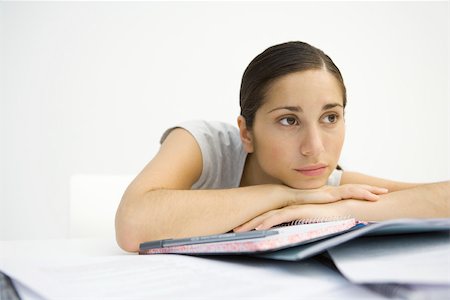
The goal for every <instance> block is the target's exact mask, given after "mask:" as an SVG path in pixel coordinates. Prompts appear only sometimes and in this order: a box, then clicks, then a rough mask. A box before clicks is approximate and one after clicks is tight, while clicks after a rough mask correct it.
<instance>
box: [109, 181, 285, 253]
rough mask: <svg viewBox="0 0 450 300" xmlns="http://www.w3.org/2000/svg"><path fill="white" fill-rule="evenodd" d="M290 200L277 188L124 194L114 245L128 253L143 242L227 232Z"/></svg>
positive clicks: (262, 187) (283, 190)
mask: <svg viewBox="0 0 450 300" xmlns="http://www.w3.org/2000/svg"><path fill="white" fill-rule="evenodd" d="M288 195H289V194H287V193H286V188H284V187H282V186H279V185H258V186H251V187H244V188H235V189H226V190H153V191H150V192H147V193H145V194H144V195H139V194H133V192H128V193H127V192H126V193H125V195H124V197H123V199H122V202H121V204H120V206H119V208H118V210H117V214H116V238H117V242H118V243H119V245H120V246H121V247H122V248H123V249H125V250H127V251H136V250H137V248H138V246H139V243H141V242H144V241H149V240H159V239H166V238H180V237H187V236H196V235H206V234H217V233H223V232H227V231H229V230H231V229H233V228H234V227H236V226H238V225H240V224H242V223H243V222H245V221H247V220H249V219H251V218H254V217H255V216H257V215H259V214H261V213H264V212H265V211H268V210H272V209H276V208H279V207H282V206H283V205H285V204H284V203H285V202H287V201H288V199H287V196H288Z"/></svg>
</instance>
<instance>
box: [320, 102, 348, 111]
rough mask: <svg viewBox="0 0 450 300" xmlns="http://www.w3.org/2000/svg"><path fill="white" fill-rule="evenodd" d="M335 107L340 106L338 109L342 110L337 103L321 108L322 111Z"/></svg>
mask: <svg viewBox="0 0 450 300" xmlns="http://www.w3.org/2000/svg"><path fill="white" fill-rule="evenodd" d="M336 106H340V107H342V108H344V107H343V106H342V104H339V103H329V104H325V105H324V106H323V107H322V110H327V109H331V108H334V107H336Z"/></svg>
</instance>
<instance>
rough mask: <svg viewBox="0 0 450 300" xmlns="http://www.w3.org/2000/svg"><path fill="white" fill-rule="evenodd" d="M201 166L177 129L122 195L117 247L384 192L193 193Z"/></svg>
mask: <svg viewBox="0 0 450 300" xmlns="http://www.w3.org/2000/svg"><path fill="white" fill-rule="evenodd" d="M202 164H203V163H202V154H201V151H200V147H199V146H198V144H197V142H196V141H195V139H194V137H193V136H191V135H190V133H188V132H187V131H186V130H184V129H175V130H173V131H172V132H171V133H170V134H169V135H168V137H167V138H166V139H165V141H164V142H163V144H162V145H161V148H160V151H159V152H158V154H157V155H156V156H155V158H154V159H152V161H151V162H150V163H149V164H148V165H147V166H146V167H145V168H144V169H143V170H142V172H141V173H140V174H138V176H137V177H136V178H135V179H134V180H133V182H132V183H131V184H130V185H129V187H128V188H127V190H126V191H125V193H124V195H123V197H122V200H121V203H120V205H119V207H118V209H117V213H116V239H117V242H118V244H119V246H120V247H122V248H123V249H125V250H127V251H137V250H138V247H139V243H142V242H145V241H151V240H159V239H167V238H180V237H188V236H198V235H206V234H217V233H224V232H227V231H230V230H231V229H233V228H235V227H236V226H238V225H240V224H242V223H244V222H246V221H248V220H250V219H252V218H255V217H256V216H258V215H261V214H263V213H265V212H267V211H272V210H275V209H278V208H281V207H284V206H288V205H294V204H305V203H325V202H333V201H338V200H341V199H349V198H357V199H367V200H377V199H378V196H377V195H375V194H380V193H383V192H384V191H382V190H380V189H377V188H376V187H371V186H367V185H361V186H359V185H351V186H342V187H339V188H327V189H320V190H310V191H306V190H303V191H302V190H295V189H291V188H289V187H286V186H283V185H275V184H273V185H257V186H251V187H243V188H234V189H223V190H191V186H192V184H194V183H195V182H196V181H197V179H198V178H199V177H200V175H201V172H202V167H203V165H202Z"/></svg>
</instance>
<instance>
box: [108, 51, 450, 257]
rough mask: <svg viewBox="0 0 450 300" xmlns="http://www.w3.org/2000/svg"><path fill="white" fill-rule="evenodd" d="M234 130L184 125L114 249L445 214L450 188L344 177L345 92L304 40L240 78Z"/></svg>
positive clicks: (137, 197)
mask: <svg viewBox="0 0 450 300" xmlns="http://www.w3.org/2000/svg"><path fill="white" fill-rule="evenodd" d="M240 105H241V115H240V116H239V117H238V120H237V123H238V127H239V129H237V128H235V127H233V126H231V125H228V124H224V123H219V122H200V121H196V122H186V123H182V124H180V125H179V126H176V127H174V128H171V129H169V130H167V131H166V132H165V133H164V135H163V137H162V139H161V148H160V150H159V152H158V153H157V155H156V156H155V157H154V158H153V159H152V160H151V161H150V163H149V164H148V165H147V166H146V167H145V168H144V169H143V171H142V172H141V173H140V174H139V175H138V176H137V177H136V179H134V180H133V182H132V183H131V184H130V186H129V187H128V188H127V190H126V191H125V193H124V195H123V198H122V201H121V203H120V205H119V208H118V210H117V214H116V236H117V242H118V244H119V245H120V246H121V247H122V248H123V249H125V250H127V251H137V250H138V247H139V243H141V242H144V241H150V240H158V239H165V238H181V237H188V236H198V235H207V234H217V233H224V232H228V231H230V230H234V231H238V232H239V231H247V230H252V229H267V228H270V227H272V226H274V225H277V224H280V223H283V222H288V221H292V220H296V219H310V218H314V219H317V218H318V219H328V218H339V217H344V216H353V217H355V218H357V219H360V220H384V219H391V218H403V217H419V218H424V217H448V216H450V212H449V209H450V205H449V202H450V183H449V182H442V183H435V184H425V185H421V184H410V183H401V182H394V181H389V180H384V179H380V178H375V177H370V176H367V175H363V174H359V173H354V172H348V171H342V170H340V168H339V166H338V160H339V155H340V152H341V148H342V145H343V142H344V134H345V126H344V125H345V123H344V110H345V106H346V90H345V85H344V81H343V79H342V76H341V73H340V71H339V69H338V68H337V67H336V66H335V64H334V63H333V61H332V60H331V59H330V58H329V57H328V56H327V55H326V54H325V53H323V52H322V51H321V50H319V49H317V48H315V47H313V46H311V45H308V44H306V43H303V42H288V43H284V44H280V45H275V46H273V47H270V48H268V49H266V50H265V51H264V52H262V53H261V54H259V55H258V56H257V57H256V58H255V59H254V60H253V61H252V62H251V63H250V65H249V66H248V67H247V69H246V70H245V72H244V75H243V78H242V84H241V91H240Z"/></svg>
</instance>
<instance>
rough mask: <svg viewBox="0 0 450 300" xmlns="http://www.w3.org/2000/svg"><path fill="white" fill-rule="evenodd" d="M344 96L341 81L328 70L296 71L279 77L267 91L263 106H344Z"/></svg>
mask: <svg viewBox="0 0 450 300" xmlns="http://www.w3.org/2000/svg"><path fill="white" fill-rule="evenodd" d="M343 102H344V96H343V90H342V88H341V85H340V83H339V81H338V80H337V79H336V78H335V77H334V75H333V74H331V73H330V72H328V71H326V70H308V71H300V72H294V73H290V74H287V75H284V76H282V77H280V78H277V79H276V80H275V81H273V82H272V83H271V84H270V87H269V88H268V90H267V92H266V93H265V97H264V103H263V105H262V106H261V107H263V106H264V107H265V109H269V110H270V109H272V108H271V107H276V106H280V105H281V106H289V107H300V108H301V109H304V108H306V107H311V106H314V107H317V106H318V107H322V106H324V105H327V104H331V103H337V104H340V105H341V106H343Z"/></svg>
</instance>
